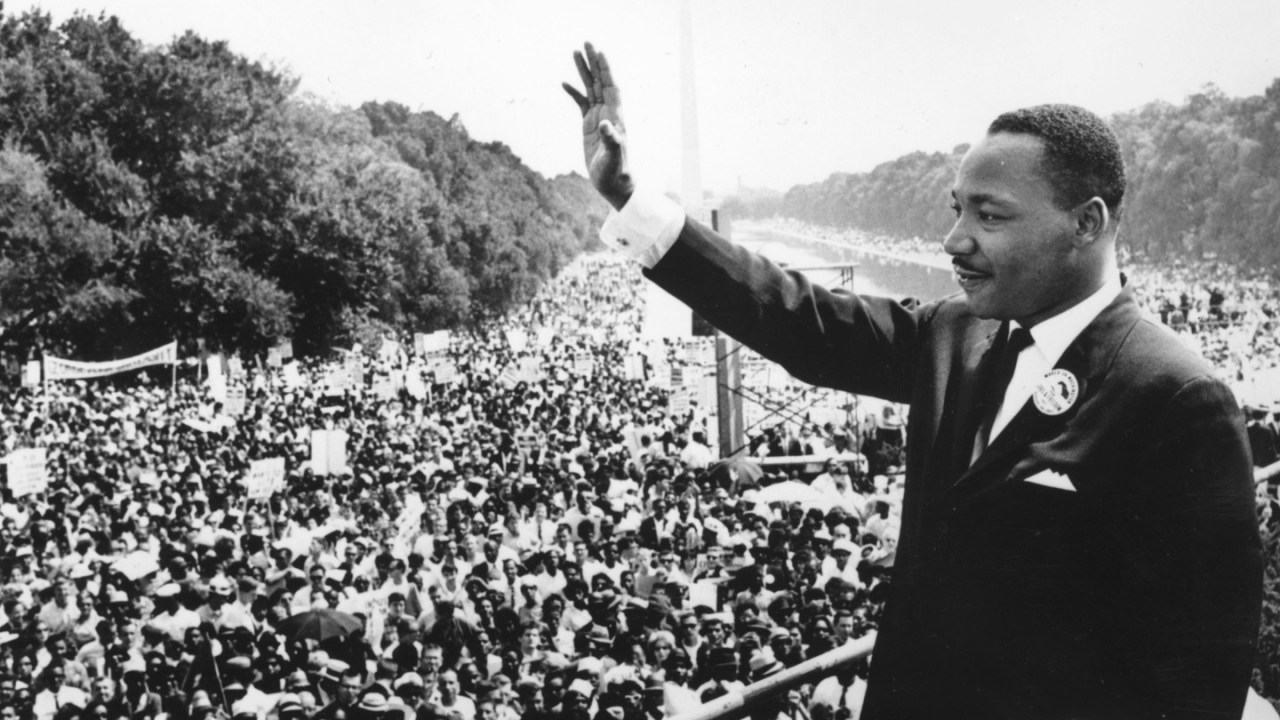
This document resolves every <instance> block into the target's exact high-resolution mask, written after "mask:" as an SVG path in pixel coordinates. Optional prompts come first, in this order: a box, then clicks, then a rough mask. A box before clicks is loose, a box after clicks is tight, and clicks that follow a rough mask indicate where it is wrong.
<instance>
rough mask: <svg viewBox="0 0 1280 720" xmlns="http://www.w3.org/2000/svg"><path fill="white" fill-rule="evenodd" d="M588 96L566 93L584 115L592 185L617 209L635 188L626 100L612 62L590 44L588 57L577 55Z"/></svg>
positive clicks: (586, 156) (569, 90)
mask: <svg viewBox="0 0 1280 720" xmlns="http://www.w3.org/2000/svg"><path fill="white" fill-rule="evenodd" d="M574 62H575V64H576V65H577V66H578V75H579V76H580V77H581V78H582V84H583V86H584V92H579V91H578V90H577V89H576V88H574V87H573V86H571V85H569V84H568V83H565V84H564V90H565V92H567V93H568V94H569V97H571V98H573V101H574V102H575V103H577V105H578V109H579V110H581V111H582V152H583V156H584V159H585V160H586V164H587V174H588V175H589V176H590V178H591V183H592V185H594V186H595V188H596V190H597V191H598V192H599V193H600V194H601V195H603V196H604V198H605V199H606V200H608V201H609V203H610V204H612V205H613V206H614V207H615V208H621V207H622V206H623V205H625V204H626V202H627V199H628V198H630V197H631V193H632V191H633V189H634V188H633V185H632V181H631V175H630V173H629V172H628V170H627V152H626V138H625V135H624V131H623V124H622V111H621V107H622V100H621V94H620V93H619V92H618V87H617V86H616V85H614V84H613V76H612V74H611V73H610V72H609V64H608V61H607V60H605V57H604V55H603V54H602V53H597V52H596V51H595V48H593V47H592V46H591V44H590V43H588V44H587V46H586V52H585V55H584V54H583V53H576V52H575V53H574Z"/></svg>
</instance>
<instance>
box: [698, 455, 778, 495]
mask: <svg viewBox="0 0 1280 720" xmlns="http://www.w3.org/2000/svg"><path fill="white" fill-rule="evenodd" d="M763 476H764V470H762V469H761V468H760V464H759V463H757V462H756V461H754V460H751V459H749V458H747V457H745V456H743V455H734V456H733V457H730V458H725V459H724V460H720V461H718V462H714V463H712V464H711V465H710V466H708V467H707V479H708V481H709V483H710V485H711V487H724V484H725V482H724V481H725V480H728V484H729V487H731V488H733V489H734V490H737V489H738V488H740V487H742V486H743V485H754V484H756V483H758V482H759V481H760V478H761V477H763Z"/></svg>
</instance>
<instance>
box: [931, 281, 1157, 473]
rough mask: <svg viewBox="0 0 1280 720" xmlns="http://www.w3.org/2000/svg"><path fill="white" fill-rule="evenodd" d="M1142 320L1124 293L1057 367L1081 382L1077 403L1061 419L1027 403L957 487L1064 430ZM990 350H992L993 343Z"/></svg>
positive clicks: (1072, 344)
mask: <svg viewBox="0 0 1280 720" xmlns="http://www.w3.org/2000/svg"><path fill="white" fill-rule="evenodd" d="M1140 316H1141V310H1140V309H1139V307H1138V304H1137V301H1135V300H1134V298H1133V293H1132V292H1130V291H1129V290H1128V289H1124V290H1122V291H1121V292H1120V294H1119V295H1117V296H1116V297H1115V299H1114V300H1112V301H1111V303H1110V304H1109V305H1107V306H1106V308H1104V309H1103V310H1102V312H1101V313H1099V314H1098V316H1097V317H1096V318H1094V320H1093V322H1091V323H1089V325H1088V326H1087V327H1085V329H1084V331H1083V332H1081V333H1080V335H1079V336H1077V337H1076V339H1075V340H1074V341H1073V342H1072V343H1071V344H1070V345H1069V346H1068V347H1067V349H1066V352H1064V353H1063V354H1062V357H1061V358H1059V359H1058V362H1057V364H1056V365H1055V366H1054V368H1055V369H1061V370H1065V371H1067V372H1069V373H1071V374H1072V375H1073V376H1075V378H1076V380H1077V381H1078V383H1079V395H1078V396H1077V398H1076V401H1075V403H1074V404H1073V405H1072V406H1071V407H1070V408H1068V409H1067V410H1066V412H1064V413H1062V414H1060V415H1048V414H1045V413H1043V412H1040V410H1038V409H1037V408H1036V406H1035V403H1034V402H1032V401H1028V402H1027V404H1026V405H1024V406H1023V407H1022V409H1021V410H1019V411H1018V414H1017V415H1016V416H1014V418H1013V420H1012V421H1011V422H1010V423H1009V425H1008V427H1006V428H1005V429H1004V431H1003V432H1002V433H1000V435H999V436H998V437H997V438H996V439H995V441H994V442H992V444H991V446H990V447H988V448H987V449H986V451H985V452H983V453H982V455H980V456H979V457H978V459H977V461H976V462H974V463H973V466H972V467H970V468H969V469H968V471H967V472H964V473H962V474H961V475H960V478H959V479H958V480H957V481H956V484H957V485H959V484H962V483H968V482H970V480H971V479H972V478H975V477H977V476H980V475H982V473H983V471H984V470H985V469H986V468H988V467H990V466H991V465H992V464H994V463H996V462H997V461H998V460H1000V459H1001V458H1004V457H1006V456H1007V455H1008V454H1009V453H1010V452H1012V451H1014V450H1016V449H1018V448H1022V447H1025V446H1026V445H1027V444H1029V443H1030V442H1031V441H1032V440H1034V439H1035V438H1038V437H1042V436H1044V435H1045V433H1046V432H1049V431H1051V430H1052V429H1053V428H1061V427H1062V426H1063V425H1064V424H1065V423H1066V422H1067V421H1068V420H1069V419H1070V418H1071V417H1073V416H1074V415H1075V413H1076V411H1077V410H1078V409H1079V407H1080V405H1081V404H1083V403H1084V402H1085V401H1086V400H1087V399H1088V394H1089V391H1090V389H1091V388H1093V387H1095V386H1096V384H1097V380H1098V378H1099V377H1100V376H1102V375H1103V374H1105V373H1106V371H1107V369H1108V368H1109V367H1110V366H1111V363H1112V362H1113V361H1114V360H1115V356H1116V352H1117V351H1118V350H1119V349H1120V346H1121V344H1123V342H1124V339H1125V337H1127V336H1128V334H1129V332H1130V331H1131V330H1132V329H1133V327H1134V325H1135V324H1137V322H1138V319H1139V318H1140ZM987 347H990V340H988V341H987ZM968 382H969V384H970V385H972V384H973V383H974V379H973V378H968ZM961 410H962V412H963V411H964V410H965V408H961Z"/></svg>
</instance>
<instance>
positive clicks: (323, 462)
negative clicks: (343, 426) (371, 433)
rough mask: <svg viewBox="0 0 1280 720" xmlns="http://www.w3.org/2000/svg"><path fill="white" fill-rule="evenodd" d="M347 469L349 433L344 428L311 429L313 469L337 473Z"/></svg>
mask: <svg viewBox="0 0 1280 720" xmlns="http://www.w3.org/2000/svg"><path fill="white" fill-rule="evenodd" d="M346 469H347V433H346V432H345V431H343V430H312V431H311V471H312V472H313V473H315V474H316V475H337V474H338V473H340V472H342V471H343V470H346Z"/></svg>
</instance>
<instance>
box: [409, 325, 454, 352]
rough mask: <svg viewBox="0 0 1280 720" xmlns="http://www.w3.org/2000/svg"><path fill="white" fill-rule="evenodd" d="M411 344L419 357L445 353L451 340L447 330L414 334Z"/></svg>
mask: <svg viewBox="0 0 1280 720" xmlns="http://www.w3.org/2000/svg"><path fill="white" fill-rule="evenodd" d="M413 342H414V350H416V351H417V352H418V353H419V354H421V355H429V354H431V353H436V352H445V351H447V350H448V349H449V345H450V344H451V343H452V338H451V336H450V335H449V331H448V330H437V331H435V332H433V333H415V334H414V336H413Z"/></svg>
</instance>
